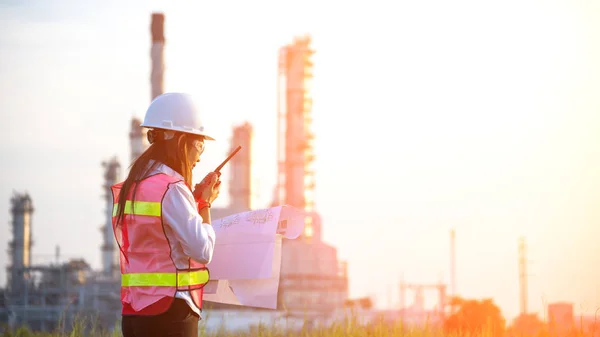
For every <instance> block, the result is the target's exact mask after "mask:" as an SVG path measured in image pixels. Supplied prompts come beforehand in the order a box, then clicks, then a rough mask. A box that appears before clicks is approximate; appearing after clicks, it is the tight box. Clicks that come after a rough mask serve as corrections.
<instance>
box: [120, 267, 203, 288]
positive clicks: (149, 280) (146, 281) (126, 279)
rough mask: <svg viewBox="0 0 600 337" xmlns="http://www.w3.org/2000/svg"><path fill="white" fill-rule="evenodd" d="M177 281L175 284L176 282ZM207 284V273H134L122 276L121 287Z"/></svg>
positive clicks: (199, 271) (201, 271)
mask: <svg viewBox="0 0 600 337" xmlns="http://www.w3.org/2000/svg"><path fill="white" fill-rule="evenodd" d="M176 281H177V282H176ZM206 282H208V271H206V270H198V271H193V272H183V273H178V274H176V273H136V274H123V275H122V277H121V286H123V287H175V286H180V287H187V286H195V285H201V284H204V283H206Z"/></svg>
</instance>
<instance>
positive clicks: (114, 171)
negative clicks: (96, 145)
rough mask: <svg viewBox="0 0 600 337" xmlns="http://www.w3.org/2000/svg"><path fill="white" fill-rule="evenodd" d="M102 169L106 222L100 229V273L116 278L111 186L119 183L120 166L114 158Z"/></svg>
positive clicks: (116, 262)
mask: <svg viewBox="0 0 600 337" xmlns="http://www.w3.org/2000/svg"><path fill="white" fill-rule="evenodd" d="M102 166H103V167H104V185H103V186H102V187H103V189H104V202H105V204H106V220H105V222H104V226H102V228H101V232H102V237H103V244H102V273H103V274H104V275H105V276H108V277H113V276H116V272H117V270H118V267H119V247H118V246H117V245H116V243H115V236H114V233H113V228H112V214H113V195H112V191H111V186H112V185H114V184H116V183H118V182H119V176H120V170H121V165H120V164H119V162H118V161H117V158H116V157H113V158H112V159H111V160H110V161H108V162H102Z"/></svg>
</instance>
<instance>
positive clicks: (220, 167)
mask: <svg viewBox="0 0 600 337" xmlns="http://www.w3.org/2000/svg"><path fill="white" fill-rule="evenodd" d="M241 149H242V147H241V146H238V147H236V148H235V150H233V152H231V154H230V155H229V156H227V158H225V160H223V162H222V163H221V165H219V166H217V168H216V169H215V172H216V173H217V174H218V175H219V176H220V175H221V169H222V168H223V166H225V164H227V162H228V161H229V160H231V158H233V156H235V154H236V153H238V151H239V150H241Z"/></svg>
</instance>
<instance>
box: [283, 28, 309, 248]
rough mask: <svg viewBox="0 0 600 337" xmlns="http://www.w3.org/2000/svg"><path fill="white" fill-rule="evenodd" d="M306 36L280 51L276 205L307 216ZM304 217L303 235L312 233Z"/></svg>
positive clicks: (307, 89)
mask: <svg viewBox="0 0 600 337" xmlns="http://www.w3.org/2000/svg"><path fill="white" fill-rule="evenodd" d="M310 43H311V40H310V38H309V37H304V38H300V39H296V40H295V41H294V43H293V44H291V45H287V46H284V47H282V48H281V49H280V52H279V71H278V85H277V89H278V118H277V130H278V141H277V144H278V149H277V157H278V172H279V173H278V178H277V188H276V193H275V202H276V203H279V204H287V205H291V206H294V207H297V208H300V209H303V210H305V211H307V212H309V213H311V212H313V211H314V185H315V184H314V170H313V169H312V163H313V161H314V150H313V139H314V137H313V134H312V132H311V124H312V116H311V112H312V98H311V97H310V82H311V80H312V68H313V64H312V60H311V56H312V55H313V54H314V51H313V50H312V49H311V47H310ZM312 221H313V220H312V217H310V216H309V217H307V223H306V226H305V233H304V235H303V236H305V237H310V236H311V235H312V232H313V227H312Z"/></svg>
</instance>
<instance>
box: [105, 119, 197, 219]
mask: <svg viewBox="0 0 600 337" xmlns="http://www.w3.org/2000/svg"><path fill="white" fill-rule="evenodd" d="M163 135H164V132H162V131H160V130H150V131H149V137H148V138H149V139H152V140H151V142H152V144H151V145H150V147H148V149H146V151H144V152H143V153H142V154H141V155H140V156H139V157H137V158H136V159H135V160H134V161H133V163H131V166H130V167H129V168H130V170H129V174H128V175H127V179H125V181H124V182H123V186H122V187H121V191H120V192H119V203H118V205H117V214H116V217H117V225H118V224H119V223H120V222H121V220H122V218H123V215H124V212H125V202H126V201H127V196H128V195H129V190H130V189H131V187H132V186H133V185H134V184H135V186H134V189H133V194H132V197H131V201H133V200H135V193H136V190H137V186H138V185H137V183H138V182H139V181H141V180H142V179H144V178H146V176H148V174H149V173H150V172H152V170H154V169H155V168H156V167H157V166H158V165H160V164H165V165H167V166H169V167H170V168H172V169H173V170H175V171H176V172H178V173H179V174H181V175H182V176H183V179H184V180H185V183H186V184H187V185H188V186H190V188H191V186H192V164H193V163H190V162H189V159H188V151H189V149H190V148H191V146H193V145H192V141H193V139H194V138H197V137H196V136H192V135H188V134H186V133H179V132H176V133H175V136H174V137H172V138H171V139H163ZM151 161H154V162H152V164H151ZM132 207H133V205H132Z"/></svg>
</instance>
